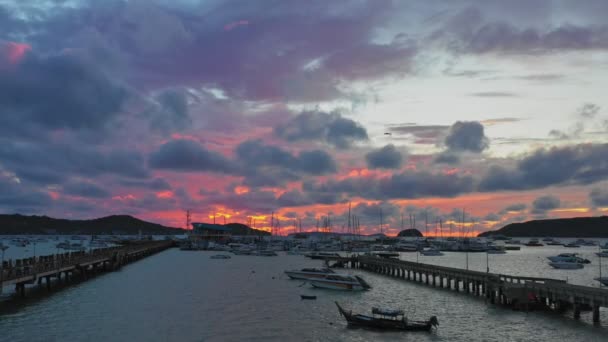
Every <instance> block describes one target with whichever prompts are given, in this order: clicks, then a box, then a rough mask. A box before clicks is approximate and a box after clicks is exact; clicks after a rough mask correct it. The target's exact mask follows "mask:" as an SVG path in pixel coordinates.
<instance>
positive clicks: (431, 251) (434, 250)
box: [420, 247, 443, 256]
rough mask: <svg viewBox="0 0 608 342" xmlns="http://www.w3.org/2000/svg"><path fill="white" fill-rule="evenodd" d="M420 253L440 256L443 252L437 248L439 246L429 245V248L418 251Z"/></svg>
mask: <svg viewBox="0 0 608 342" xmlns="http://www.w3.org/2000/svg"><path fill="white" fill-rule="evenodd" d="M420 254H422V255H425V256H442V255H443V252H441V251H440V250H439V248H436V247H431V248H429V249H423V250H421V251H420Z"/></svg>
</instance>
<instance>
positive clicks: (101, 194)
mask: <svg viewBox="0 0 608 342" xmlns="http://www.w3.org/2000/svg"><path fill="white" fill-rule="evenodd" d="M63 193H64V194H67V195H73V196H78V197H90V198H106V197H110V193H109V192H108V191H106V190H105V189H103V188H101V187H100V186H98V185H95V184H93V183H90V182H69V183H67V184H65V185H63Z"/></svg>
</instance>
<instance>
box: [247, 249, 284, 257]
mask: <svg viewBox="0 0 608 342" xmlns="http://www.w3.org/2000/svg"><path fill="white" fill-rule="evenodd" d="M251 255H257V256H278V254H277V253H276V252H275V251H269V250H262V251H253V252H251Z"/></svg>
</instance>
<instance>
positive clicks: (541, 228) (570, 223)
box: [479, 216, 608, 238]
mask: <svg viewBox="0 0 608 342" xmlns="http://www.w3.org/2000/svg"><path fill="white" fill-rule="evenodd" d="M492 235H504V236H521V237H542V236H551V237H596V238H605V237H608V216H600V217H575V218H567V219H551V220H534V221H527V222H523V223H511V224H508V225H506V226H504V227H503V228H501V229H498V230H493V231H488V232H484V233H481V234H479V236H480V237H484V236H492Z"/></svg>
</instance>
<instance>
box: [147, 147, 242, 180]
mask: <svg viewBox="0 0 608 342" xmlns="http://www.w3.org/2000/svg"><path fill="white" fill-rule="evenodd" d="M148 164H149V165H150V167H151V168H153V169H161V170H172V171H183V172H193V171H209V172H222V173H231V172H234V170H235V165H234V164H233V162H232V161H231V160H229V159H228V158H226V157H224V156H223V155H221V154H220V153H217V152H214V151H211V150H208V149H206V148H205V147H204V146H203V145H201V144H199V143H198V142H195V141H192V140H186V139H178V140H171V141H169V142H167V143H165V144H163V145H161V146H160V147H159V148H158V150H156V151H154V152H152V153H151V154H150V157H149V159H148Z"/></svg>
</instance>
